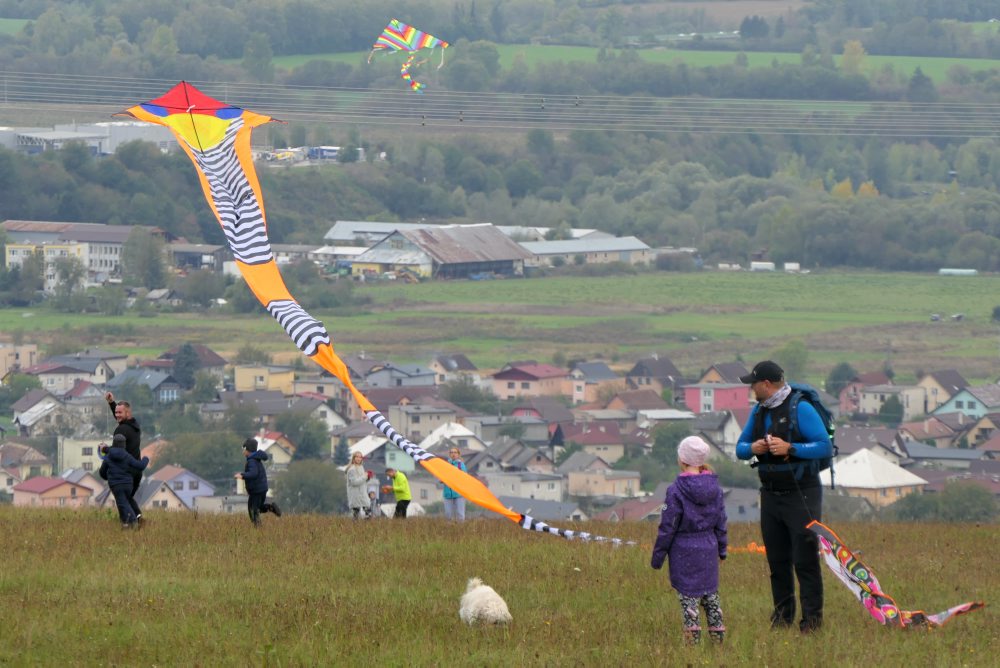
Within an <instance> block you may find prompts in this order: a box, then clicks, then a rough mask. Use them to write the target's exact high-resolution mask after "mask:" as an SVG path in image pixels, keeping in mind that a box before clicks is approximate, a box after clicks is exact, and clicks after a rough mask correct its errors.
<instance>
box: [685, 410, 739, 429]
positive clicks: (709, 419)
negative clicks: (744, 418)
mask: <svg viewBox="0 0 1000 668" xmlns="http://www.w3.org/2000/svg"><path fill="white" fill-rule="evenodd" d="M731 416H732V414H731V413H730V412H729V411H709V412H707V413H699V414H698V415H697V416H696V417H695V419H694V422H693V423H692V424H691V429H692V430H694V431H718V430H719V429H722V428H723V427H725V426H726V422H728V421H729V420H730V418H731Z"/></svg>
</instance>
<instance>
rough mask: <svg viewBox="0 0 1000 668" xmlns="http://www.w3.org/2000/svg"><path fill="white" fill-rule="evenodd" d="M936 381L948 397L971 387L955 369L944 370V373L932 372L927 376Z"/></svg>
mask: <svg viewBox="0 0 1000 668" xmlns="http://www.w3.org/2000/svg"><path fill="white" fill-rule="evenodd" d="M927 376H930V377H931V378H933V379H934V381H935V382H936V383H937V384H938V385H940V386H941V387H942V388H944V390H945V392H947V393H948V396H949V397H951V396H954V395H955V393H956V392H958V391H959V390H961V389H964V388H966V387H968V386H969V381H967V380H965V378H964V377H963V376H962V374H960V373H959V372H958V371H957V370H955V369H944V370H942V371H931V372H930V373H928V374H927Z"/></svg>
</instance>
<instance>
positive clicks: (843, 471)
mask: <svg viewBox="0 0 1000 668" xmlns="http://www.w3.org/2000/svg"><path fill="white" fill-rule="evenodd" d="M834 468H835V471H836V473H835V476H834V477H835V484H836V485H837V486H838V487H852V488H856V489H884V488H886V487H904V486H912V485H926V484H927V481H926V480H924V479H923V478H921V477H920V476H917V475H914V474H913V473H910V472H909V471H907V470H906V469H904V468H903V467H901V466H897V465H895V464H893V463H892V462H890V461H889V460H888V459H885V458H884V457H881V456H880V455H878V454H877V453H875V452H873V451H871V450H868V449H863V450H858V451H857V452H855V453H854V454H853V455H851V456H850V457H847V458H845V459H839V458H838V459H837V462H836V463H835V464H834ZM819 477H820V480H821V481H822V483H823V484H824V485H829V484H830V469H826V470H824V471H820V472H819Z"/></svg>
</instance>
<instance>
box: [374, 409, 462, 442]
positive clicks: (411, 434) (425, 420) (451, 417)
mask: <svg viewBox="0 0 1000 668" xmlns="http://www.w3.org/2000/svg"><path fill="white" fill-rule="evenodd" d="M438 403H445V402H438ZM386 417H387V418H388V419H389V422H390V423H391V424H392V426H394V427H395V428H396V431H398V432H399V433H401V434H404V435H406V436H407V438H409V439H410V440H411V441H414V442H418V441H420V440H422V439H423V438H424V437H425V436H427V435H428V434H430V433H431V432H433V431H434V430H435V429H438V428H440V427H442V426H444V425H446V424H449V423H451V422H454V421H455V419H456V417H457V413H456V411H455V407H450V406H447V405H438V404H424V403H412V404H406V405H405V406H390V407H389V414H388V415H387V416H386Z"/></svg>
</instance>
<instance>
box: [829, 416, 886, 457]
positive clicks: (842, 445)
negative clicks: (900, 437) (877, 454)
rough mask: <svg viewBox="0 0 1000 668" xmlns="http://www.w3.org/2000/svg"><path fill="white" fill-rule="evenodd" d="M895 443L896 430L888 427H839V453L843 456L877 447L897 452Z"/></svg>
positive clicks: (837, 436)
mask: <svg viewBox="0 0 1000 668" xmlns="http://www.w3.org/2000/svg"><path fill="white" fill-rule="evenodd" d="M895 441H896V430H895V429H890V428H888V427H860V426H857V425H852V424H848V425H843V426H840V427H837V435H836V443H837V451H838V452H839V453H840V455H841V456H843V455H849V454H852V453H855V452H857V451H858V450H863V449H865V448H872V447H874V446H876V445H881V446H883V447H886V448H888V449H890V450H893V451H895V450H896V449H897V448H896V445H895ZM838 461H839V460H838Z"/></svg>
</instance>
